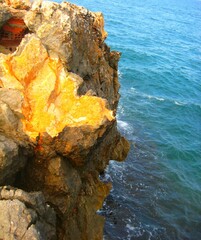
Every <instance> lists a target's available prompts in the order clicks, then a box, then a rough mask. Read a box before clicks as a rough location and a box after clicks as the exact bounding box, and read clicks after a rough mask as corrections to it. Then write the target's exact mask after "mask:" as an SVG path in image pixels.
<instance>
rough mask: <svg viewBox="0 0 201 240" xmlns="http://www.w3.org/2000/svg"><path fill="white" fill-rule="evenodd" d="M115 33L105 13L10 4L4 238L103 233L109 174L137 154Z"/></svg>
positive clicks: (3, 96)
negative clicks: (113, 163) (111, 43)
mask: <svg viewBox="0 0 201 240" xmlns="http://www.w3.org/2000/svg"><path fill="white" fill-rule="evenodd" d="M106 36H107V33H106V32H105V31H104V20H103V16H102V14H101V13H93V12H90V11H88V10H87V9H85V8H82V7H78V6H75V5H73V4H70V3H67V2H64V3H61V4H58V3H53V2H46V1H44V2H41V1H35V2H33V3H31V2H29V1H28V0H6V1H0V185H1V186H2V187H1V188H0V239H3V240H6V239H72V240H74V239H78V240H79V239H90V240H93V239H102V237H103V225H104V219H103V217H102V216H99V215H97V214H96V212H97V210H98V209H100V208H101V206H102V203H103V201H104V199H105V197H106V196H107V195H108V194H109V191H110V188H111V184H110V183H103V182H102V181H101V180H100V179H99V175H100V173H102V172H103V171H104V169H105V168H106V166H107V165H108V163H109V160H111V159H113V160H117V161H122V160H124V159H125V157H126V155H127V153H128V151H129V144H128V142H127V141H126V140H125V139H124V138H123V137H122V136H121V135H120V134H119V132H118V131H117V127H116V118H115V115H116V109H117V104H118V100H119V93H118V90H119V82H118V74H117V68H118V60H119V57H120V54H119V53H118V52H114V51H110V48H109V47H108V46H107V45H106V44H105V43H104V40H105V38H106ZM11 186H12V187H11Z"/></svg>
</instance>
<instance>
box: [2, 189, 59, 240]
mask: <svg viewBox="0 0 201 240" xmlns="http://www.w3.org/2000/svg"><path fill="white" fill-rule="evenodd" d="M0 239H4V240H6V239H22V240H26V239H27V240H28V239H33V240H34V239H35V240H36V239H41V240H44V239H52V240H53V239H56V214H55V212H54V210H53V209H52V208H51V207H50V206H49V205H48V204H46V203H45V199H44V197H43V195H42V193H41V192H32V193H29V194H28V193H26V192H24V191H23V190H21V189H16V188H13V187H8V186H7V187H3V188H0Z"/></svg>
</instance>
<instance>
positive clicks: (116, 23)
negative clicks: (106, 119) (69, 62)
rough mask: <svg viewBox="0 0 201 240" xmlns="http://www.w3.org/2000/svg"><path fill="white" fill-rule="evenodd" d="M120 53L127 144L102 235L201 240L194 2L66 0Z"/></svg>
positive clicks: (200, 68)
mask: <svg viewBox="0 0 201 240" xmlns="http://www.w3.org/2000/svg"><path fill="white" fill-rule="evenodd" d="M72 2H73V3H75V4H78V5H82V6H85V7H87V8H88V9H90V10H92V11H101V12H103V13H104V16H105V28H106V30H107V32H108V34H109V35H108V39H107V43H108V44H109V45H110V46H111V49H112V50H118V51H120V52H122V57H121V61H120V63H119V80H120V83H121V90H120V92H121V95H122V97H121V100H120V104H119V109H118V116H117V118H118V126H119V130H120V131H121V132H122V134H124V135H125V136H126V137H127V138H128V139H129V141H130V143H131V151H130V153H129V156H128V158H127V160H126V161H125V162H124V163H116V162H112V163H111V164H110V166H109V167H108V170H107V172H106V174H105V177H106V178H109V179H110V180H111V181H112V182H113V190H112V192H111V194H110V196H109V197H108V198H107V200H106V202H105V204H104V207H103V210H102V214H103V215H105V216H106V218H107V220H106V224H105V239H107V240H117V239H121V240H122V239H127V240H129V239H131V240H134V239H151V240H155V239H161V240H166V239H170V240H174V239H181V240H187V239H189V240H200V239H201V135H200V134H201V1H200V0H199V1H198V0H163V1H162V0H127V1H123V0H110V1H105V0H96V1H92V0H73V1H72Z"/></svg>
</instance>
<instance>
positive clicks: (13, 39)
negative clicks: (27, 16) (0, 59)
mask: <svg viewBox="0 0 201 240" xmlns="http://www.w3.org/2000/svg"><path fill="white" fill-rule="evenodd" d="M27 33H30V31H29V29H28V28H27V26H26V24H25V22H24V20H23V19H21V18H14V17H13V18H10V19H9V20H8V21H7V22H6V23H4V25H3V26H2V27H1V29H0V53H3V54H9V53H13V52H15V50H16V48H17V47H18V46H19V44H20V42H21V41H22V39H23V38H24V36H25V35H26V34H27Z"/></svg>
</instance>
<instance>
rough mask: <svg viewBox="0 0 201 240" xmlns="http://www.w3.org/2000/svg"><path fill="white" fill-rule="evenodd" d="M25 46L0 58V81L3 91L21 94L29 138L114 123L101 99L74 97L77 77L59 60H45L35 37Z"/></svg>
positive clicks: (44, 53) (24, 120)
mask: <svg viewBox="0 0 201 240" xmlns="http://www.w3.org/2000/svg"><path fill="white" fill-rule="evenodd" d="M24 45H25V46H24V48H23V50H22V51H21V52H17V53H16V54H15V53H14V54H13V55H9V56H3V57H2V56H1V59H0V60H1V67H0V80H1V82H2V84H3V87H8V88H16V89H19V90H20V91H22V93H23V95H24V104H23V109H22V112H23V114H24V119H23V126H24V131H25V132H26V133H27V134H28V135H29V136H30V137H31V138H35V137H37V136H38V135H39V133H42V132H47V133H48V134H49V135H50V136H52V137H54V136H56V135H58V133H59V132H61V131H62V130H63V128H64V127H65V126H70V127H79V126H81V125H90V126H93V127H94V128H97V127H99V126H100V125H101V124H103V123H104V121H105V120H109V121H112V120H113V119H114V117H113V112H112V111H110V110H108V109H107V108H106V101H105V100H104V99H101V98H99V97H95V96H86V95H84V96H78V95H77V88H78V86H79V84H80V81H81V79H80V78H79V76H77V75H75V74H72V73H68V72H66V70H65V69H64V67H63V65H62V63H61V62H60V61H59V60H58V59H51V58H50V57H48V54H47V51H46V50H45V48H44V46H43V45H42V44H41V42H40V41H39V40H38V39H37V38H36V37H32V38H31V39H30V40H29V41H28V43H26V42H25V43H24Z"/></svg>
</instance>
